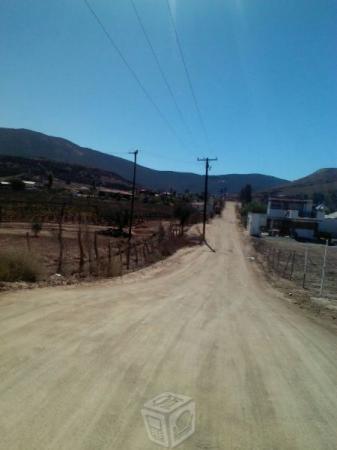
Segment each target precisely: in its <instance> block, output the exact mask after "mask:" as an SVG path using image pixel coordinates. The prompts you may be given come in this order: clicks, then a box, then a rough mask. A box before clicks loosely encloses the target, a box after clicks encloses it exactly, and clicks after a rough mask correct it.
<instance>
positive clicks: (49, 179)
mask: <svg viewBox="0 0 337 450" xmlns="http://www.w3.org/2000/svg"><path fill="white" fill-rule="evenodd" d="M53 183H54V176H53V174H52V173H49V174H48V184H47V186H48V189H51V188H52V187H53Z"/></svg>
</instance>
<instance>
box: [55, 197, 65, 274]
mask: <svg viewBox="0 0 337 450" xmlns="http://www.w3.org/2000/svg"><path fill="white" fill-rule="evenodd" d="M64 208H65V205H64V204H63V205H62V207H61V213H60V217H59V221H58V235H57V239H58V242H59V258H58V264H57V272H58V273H62V268H63V250H64V248H63V247H64V244H63V217H64Z"/></svg>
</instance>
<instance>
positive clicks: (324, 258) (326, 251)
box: [319, 239, 329, 297]
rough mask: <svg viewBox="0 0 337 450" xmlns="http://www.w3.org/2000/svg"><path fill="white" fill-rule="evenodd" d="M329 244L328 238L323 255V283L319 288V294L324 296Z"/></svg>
mask: <svg viewBox="0 0 337 450" xmlns="http://www.w3.org/2000/svg"><path fill="white" fill-rule="evenodd" d="M328 246H329V240H328V239H327V240H326V243H325V249H324V256H323V265H322V273H321V285H320V289H319V296H320V297H322V294H323V287H324V279H325V267H326V257H327V254H328Z"/></svg>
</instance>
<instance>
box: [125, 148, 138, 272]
mask: <svg viewBox="0 0 337 450" xmlns="http://www.w3.org/2000/svg"><path fill="white" fill-rule="evenodd" d="M129 153H131V154H133V156H134V160H133V178H132V197H131V207H130V221H129V235H128V251H127V259H126V266H127V268H128V269H129V267H130V244H131V237H132V224H133V212H134V208H135V191H136V172H137V155H138V150H135V151H133V152H129Z"/></svg>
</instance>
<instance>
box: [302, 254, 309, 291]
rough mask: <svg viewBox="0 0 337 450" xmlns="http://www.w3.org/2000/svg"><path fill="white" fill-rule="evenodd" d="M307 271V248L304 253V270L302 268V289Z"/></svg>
mask: <svg viewBox="0 0 337 450" xmlns="http://www.w3.org/2000/svg"><path fill="white" fill-rule="evenodd" d="M307 269H308V247H305V251H304V268H303V282H302V287H303V289H304V288H305V282H306V278H307Z"/></svg>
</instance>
